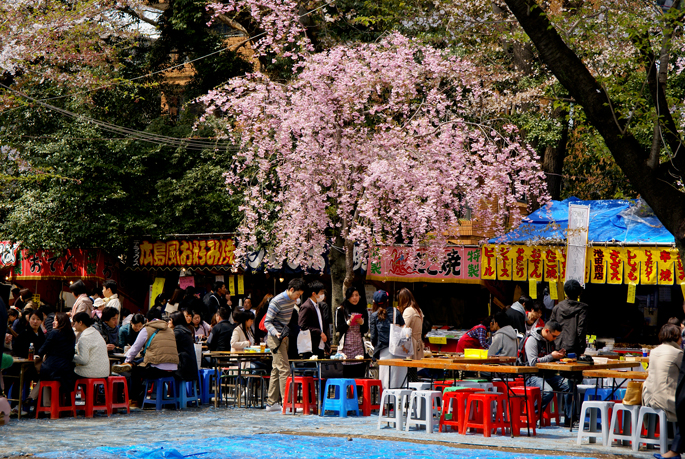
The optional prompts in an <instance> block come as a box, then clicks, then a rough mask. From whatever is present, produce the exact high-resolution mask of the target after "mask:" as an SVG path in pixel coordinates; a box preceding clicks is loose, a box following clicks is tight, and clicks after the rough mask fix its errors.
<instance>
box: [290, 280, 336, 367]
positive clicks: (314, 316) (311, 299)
mask: <svg viewBox="0 0 685 459" xmlns="http://www.w3.org/2000/svg"><path fill="white" fill-rule="evenodd" d="M307 293H308V298H307V300H306V301H305V302H304V303H303V304H302V306H300V314H299V319H298V324H299V326H300V330H301V331H302V330H309V332H310V334H311V338H312V352H305V353H304V354H302V358H303V359H308V358H310V357H311V356H312V354H316V355H318V356H319V358H323V356H324V353H325V350H326V348H327V347H328V337H327V336H326V331H328V323H327V322H326V321H325V319H324V318H323V314H321V311H320V310H319V307H318V305H317V303H318V302H319V301H320V300H321V298H322V297H323V296H324V285H323V284H322V283H321V282H320V281H318V280H316V281H313V282H310V283H309V285H308V286H307V292H306V293H305V294H307ZM293 316H294V314H293Z"/></svg>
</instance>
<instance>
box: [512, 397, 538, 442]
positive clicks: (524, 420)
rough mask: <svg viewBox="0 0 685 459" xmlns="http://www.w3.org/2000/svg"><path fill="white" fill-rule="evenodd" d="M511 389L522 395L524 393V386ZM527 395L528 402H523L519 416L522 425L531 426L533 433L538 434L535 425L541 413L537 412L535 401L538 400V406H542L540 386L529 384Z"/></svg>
mask: <svg viewBox="0 0 685 459" xmlns="http://www.w3.org/2000/svg"><path fill="white" fill-rule="evenodd" d="M511 390H512V392H514V394H516V395H518V396H521V397H522V396H523V395H524V388H523V387H513V388H512V389H511ZM525 395H526V397H527V398H528V404H527V405H525V404H523V403H522V404H521V408H522V410H521V412H520V416H519V419H520V420H521V426H522V427H531V428H532V429H533V435H537V431H536V430H535V427H536V424H537V422H538V419H540V415H541V414H540V413H536V412H535V402H537V404H538V408H540V407H542V392H541V391H540V388H539V387H531V386H527V387H526V388H525ZM526 413H528V416H526ZM528 418H530V424H529V423H528Z"/></svg>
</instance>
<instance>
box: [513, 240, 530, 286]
mask: <svg viewBox="0 0 685 459" xmlns="http://www.w3.org/2000/svg"><path fill="white" fill-rule="evenodd" d="M512 250H513V252H514V258H513V264H512V276H513V280H515V281H525V280H527V279H528V258H529V257H530V247H513V248H512Z"/></svg>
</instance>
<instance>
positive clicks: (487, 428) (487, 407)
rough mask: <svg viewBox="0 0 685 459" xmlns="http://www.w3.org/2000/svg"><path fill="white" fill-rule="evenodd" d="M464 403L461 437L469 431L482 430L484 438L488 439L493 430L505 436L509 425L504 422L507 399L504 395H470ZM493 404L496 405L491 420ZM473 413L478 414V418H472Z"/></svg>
mask: <svg viewBox="0 0 685 459" xmlns="http://www.w3.org/2000/svg"><path fill="white" fill-rule="evenodd" d="M466 403H467V407H466V415H465V416H464V423H463V424H462V431H461V434H462V435H463V434H465V433H466V432H467V431H468V430H469V429H476V430H482V431H483V435H484V436H486V437H489V436H490V435H491V434H492V431H493V430H494V431H495V433H497V429H500V430H501V431H502V435H504V434H505V431H506V428H507V427H508V426H509V423H508V422H506V420H505V406H506V404H507V397H506V396H505V395H504V394H496V393H492V392H483V393H475V394H470V395H469V398H468V400H467V402H466ZM493 403H496V404H497V409H496V410H495V418H494V419H493V418H492V413H493V410H492V404H493ZM479 405H480V406H479ZM474 407H475V408H474ZM474 412H478V413H480V416H472V414H473V413H474Z"/></svg>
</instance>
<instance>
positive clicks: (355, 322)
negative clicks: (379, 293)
mask: <svg viewBox="0 0 685 459" xmlns="http://www.w3.org/2000/svg"><path fill="white" fill-rule="evenodd" d="M365 306H366V305H363V304H361V295H359V290H357V287H350V288H348V289H347V290H346V291H345V301H343V304H342V305H341V306H340V307H339V308H338V309H336V311H335V316H336V317H335V328H336V330H337V331H338V332H339V333H340V340H341V341H342V340H343V339H344V340H345V341H344V343H343V345H342V347H341V348H339V349H338V352H342V353H343V354H345V355H346V356H347V358H348V359H354V358H355V357H357V356H358V355H361V356H363V357H365V356H366V349H364V340H363V339H362V337H363V336H364V335H365V334H366V333H367V332H368V331H369V314H368V312H367V311H366V307H365ZM365 372H366V364H365V363H364V362H359V363H357V362H343V377H344V378H347V379H361V378H363V377H364V376H365Z"/></svg>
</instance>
